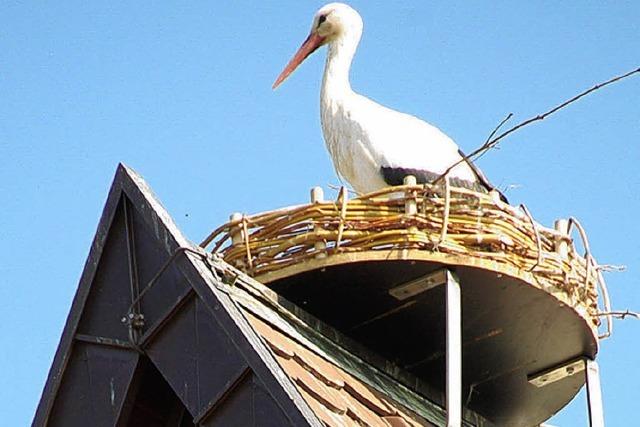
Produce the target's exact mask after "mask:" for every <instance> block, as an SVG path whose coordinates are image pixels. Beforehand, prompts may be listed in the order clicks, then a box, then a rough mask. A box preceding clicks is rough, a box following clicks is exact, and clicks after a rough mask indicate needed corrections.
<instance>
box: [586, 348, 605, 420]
mask: <svg viewBox="0 0 640 427" xmlns="http://www.w3.org/2000/svg"><path fill="white" fill-rule="evenodd" d="M584 363H585V365H586V369H585V372H586V377H587V406H588V407H589V426H591V427H604V410H603V408H602V390H601V389H600V368H599V367H598V362H596V361H595V360H590V359H586V360H585V362H584Z"/></svg>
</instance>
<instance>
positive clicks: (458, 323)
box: [445, 270, 462, 427]
mask: <svg viewBox="0 0 640 427" xmlns="http://www.w3.org/2000/svg"><path fill="white" fill-rule="evenodd" d="M445 286H446V309H447V427H460V426H461V424H462V303H461V298H460V283H459V282H458V279H457V277H456V276H455V275H454V274H453V273H451V272H450V271H448V270H447V280H446V283H445Z"/></svg>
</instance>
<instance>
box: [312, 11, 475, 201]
mask: <svg viewBox="0 0 640 427" xmlns="http://www.w3.org/2000/svg"><path fill="white" fill-rule="evenodd" d="M351 11H353V9H351ZM351 11H347V13H348V15H347V17H348V19H347V20H346V22H347V23H348V26H347V27H346V28H345V30H344V32H343V33H342V34H341V36H340V37H339V38H337V39H336V40H334V41H333V42H331V43H330V44H329V52H328V55H327V62H326V66H325V71H324V78H323V82H322V92H321V97H320V98H321V101H320V110H321V121H322V131H323V134H324V139H325V142H326V145H327V149H328V150H329V153H330V155H331V158H332V160H333V164H334V166H335V168H336V171H337V172H338V174H339V175H340V176H341V177H343V178H344V179H345V180H346V181H347V182H349V183H350V184H351V186H352V187H353V188H354V190H356V191H357V192H360V193H366V192H371V191H375V190H378V189H381V188H384V187H386V186H388V184H387V183H385V181H384V179H383V177H382V174H381V168H382V167H399V168H408V169H418V170H422V171H428V172H432V173H436V174H441V173H443V172H444V171H445V170H446V169H447V168H448V167H450V166H451V165H452V164H454V163H455V162H457V161H459V160H460V159H461V156H460V154H459V152H458V146H457V145H456V144H455V142H453V140H451V138H449V137H448V136H447V135H445V134H444V133H443V132H442V131H440V129H438V128H437V127H435V126H432V125H430V124H428V123H426V122H424V121H422V120H420V119H418V118H416V117H414V116H411V115H409V114H404V113H400V112H398V111H394V110H391V109H389V108H386V107H384V106H382V105H380V104H378V103H376V102H374V101H372V100H370V99H368V98H366V97H364V96H362V95H359V94H357V93H355V92H354V91H353V90H352V89H351V86H350V84H349V69H350V67H351V61H352V59H353V55H354V54H355V51H356V48H357V46H358V43H359V41H360V36H361V34H362V20H361V18H360V16H359V15H358V14H357V13H356V12H355V11H353V14H352V13H351ZM343 22H344V21H343ZM449 176H451V177H457V178H461V179H464V180H467V181H470V182H476V181H478V178H477V177H476V175H475V173H474V172H473V170H472V169H471V168H470V167H469V165H468V164H467V163H466V162H463V163H461V164H460V165H458V166H457V167H456V168H454V169H453V170H452V171H451V172H450V175H449Z"/></svg>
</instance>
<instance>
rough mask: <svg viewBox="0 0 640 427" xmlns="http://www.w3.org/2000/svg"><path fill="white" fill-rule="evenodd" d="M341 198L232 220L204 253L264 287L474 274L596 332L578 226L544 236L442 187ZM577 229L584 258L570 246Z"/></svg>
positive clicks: (594, 271)
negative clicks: (519, 283) (342, 276)
mask: <svg viewBox="0 0 640 427" xmlns="http://www.w3.org/2000/svg"><path fill="white" fill-rule="evenodd" d="M347 194H348V193H347V192H346V191H345V190H344V188H343V189H341V190H340V192H339V195H338V198H337V200H331V201H325V200H323V197H322V190H321V189H320V188H317V187H316V188H314V189H313V190H312V202H311V203H310V204H307V205H301V206H294V207H288V208H283V209H278V210H275V211H271V212H266V213H261V214H257V215H251V216H245V215H240V214H234V215H233V216H232V219H231V221H229V222H228V223H226V224H224V225H222V226H221V227H219V228H218V229H217V230H215V231H214V232H213V233H211V235H210V236H209V237H207V239H206V240H205V241H204V242H203V243H202V246H205V247H207V246H211V247H212V251H213V252H214V253H220V254H221V255H222V257H223V258H224V259H225V261H227V262H229V263H231V264H233V265H235V266H237V267H239V268H241V269H243V270H244V271H246V272H247V273H249V274H250V275H252V276H253V277H255V278H256V279H258V280H260V281H262V282H264V283H269V282H272V281H274V280H278V279H281V278H284V277H288V276H291V275H295V274H298V273H301V272H305V271H309V270H313V269H317V268H322V267H326V266H330V265H336V264H344V263H350V262H358V261H368V260H414V261H433V262H437V263H441V264H444V265H449V266H469V267H478V268H482V269H485V270H490V271H494V272H496V273H501V274H507V275H509V276H512V277H514V278H518V279H520V280H523V281H525V282H527V283H529V284H530V285H532V286H535V287H537V288H539V289H542V290H544V291H546V292H547V293H550V294H552V295H554V296H555V297H556V298H557V299H559V300H560V301H561V302H563V303H565V304H568V305H570V306H571V307H573V308H574V309H575V310H576V311H578V313H579V314H580V315H581V316H583V317H585V319H587V320H588V321H589V322H590V324H591V325H592V327H593V328H594V329H595V328H597V326H598V325H599V323H600V322H599V317H598V315H597V314H598V313H597V312H598V287H599V286H604V282H603V281H602V276H601V274H600V271H599V268H598V265H597V263H596V262H595V260H594V258H593V257H592V256H591V255H590V254H589V253H588V243H587V242H586V235H585V233H584V230H583V229H582V227H581V226H580V224H579V223H578V222H577V221H576V220H575V219H569V220H559V221H557V222H556V229H551V228H547V227H544V226H542V225H540V224H538V223H537V222H536V221H535V220H534V219H533V217H532V216H531V214H530V213H529V212H528V210H527V209H526V208H525V207H524V206H521V207H519V208H516V207H513V206H511V205H508V204H506V203H503V202H502V201H500V200H498V198H497V197H494V196H492V195H489V194H483V193H478V192H474V191H471V190H467V189H463V188H457V187H449V186H447V185H442V186H431V185H411V184H409V185H403V186H398V187H390V188H388V189H385V190H381V191H378V192H375V193H370V194H366V195H363V196H360V197H357V198H355V199H353V200H349V199H348V197H347ZM574 227H575V228H576V229H577V230H578V231H579V234H580V236H581V237H582V240H583V246H584V247H585V248H586V251H585V252H586V253H585V254H584V255H580V254H578V252H577V250H576V248H575V246H574V244H573V240H572V238H571V237H570V233H571V231H572V229H573V228H574ZM247 236H248V238H247Z"/></svg>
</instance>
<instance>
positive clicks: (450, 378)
mask: <svg viewBox="0 0 640 427" xmlns="http://www.w3.org/2000/svg"><path fill="white" fill-rule="evenodd" d="M441 285H444V286H445V304H446V317H447V319H446V339H447V343H446V363H447V372H446V380H447V383H446V411H447V427H460V426H461V425H462V299H461V291H460V282H459V281H458V278H457V276H456V275H455V274H454V273H453V272H452V271H451V270H448V269H446V268H442V269H440V270H436V271H434V272H432V273H429V274H427V275H425V276H423V277H419V278H418V279H415V280H411V281H410V282H407V283H404V284H402V285H400V286H396V287H395V288H393V289H390V290H389V294H390V295H391V296H393V297H394V298H396V299H398V300H400V301H404V300H406V299H409V298H411V297H415V296H416V295H419V294H421V293H423V292H426V291H428V290H429V289H433V288H435V287H437V286H441Z"/></svg>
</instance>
